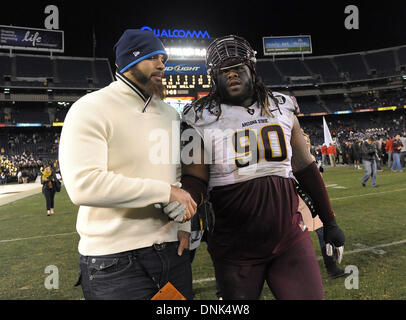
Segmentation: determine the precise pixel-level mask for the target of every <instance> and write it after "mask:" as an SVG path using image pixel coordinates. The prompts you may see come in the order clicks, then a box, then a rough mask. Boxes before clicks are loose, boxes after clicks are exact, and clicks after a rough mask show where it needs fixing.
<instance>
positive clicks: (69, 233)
mask: <svg viewBox="0 0 406 320" xmlns="http://www.w3.org/2000/svg"><path fill="white" fill-rule="evenodd" d="M75 233H76V232H68V233H57V234H49V235H46V236H35V237H29V238H17V239H9V240H0V243H5V242H13V241H21V240H31V239H41V238H49V237H58V236H67V235H71V234H75Z"/></svg>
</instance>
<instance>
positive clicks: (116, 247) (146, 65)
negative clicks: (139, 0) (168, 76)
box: [59, 29, 196, 299]
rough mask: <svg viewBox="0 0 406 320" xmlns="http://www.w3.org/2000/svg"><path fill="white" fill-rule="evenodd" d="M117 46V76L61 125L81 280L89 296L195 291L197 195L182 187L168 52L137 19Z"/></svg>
mask: <svg viewBox="0 0 406 320" xmlns="http://www.w3.org/2000/svg"><path fill="white" fill-rule="evenodd" d="M115 50H116V65H117V68H118V69H117V73H116V81H114V82H112V83H111V84H110V85H109V86H107V87H105V88H103V89H100V90H98V91H96V92H93V93H90V94H87V95H85V96H84V97H82V98H81V99H79V100H78V101H77V102H76V103H74V104H73V105H72V107H71V109H70V110H69V112H68V114H67V116H66V118H65V122H64V127H63V130H62V134H61V141H60V147H59V161H60V168H61V173H62V176H63V178H64V184H65V186H66V190H67V192H68V194H69V197H70V199H71V200H72V202H73V203H74V204H76V205H79V206H80V208H79V212H78V217H77V224H76V228H77V232H78V233H79V235H80V242H79V248H78V249H79V254H80V270H81V272H80V278H79V281H78V283H80V284H81V285H82V290H83V293H84V297H85V298H86V299H151V298H152V297H153V296H154V295H155V294H156V293H157V292H158V290H159V289H161V288H162V287H164V286H165V285H167V284H168V282H169V283H170V284H172V285H173V286H174V287H175V288H176V290H178V291H179V292H180V293H181V294H182V295H183V296H184V297H185V298H186V299H191V298H192V274H191V266H190V262H189V252H188V250H184V249H187V248H188V245H189V236H190V221H189V220H190V219H191V217H192V216H193V215H194V214H195V212H196V202H195V201H194V200H193V198H192V197H191V196H190V194H189V193H188V192H186V191H184V190H182V189H181V188H179V187H178V185H179V184H178V182H179V179H180V177H179V172H180V171H179V166H180V164H179V159H178V158H179V150H180V136H179V115H178V113H177V112H176V111H175V109H173V108H172V107H171V106H169V105H168V104H166V103H164V102H163V101H162V98H163V92H164V87H163V85H162V83H161V81H162V77H163V73H164V63H165V62H166V60H167V58H168V56H167V53H166V52H165V49H164V47H163V45H162V43H161V41H160V40H159V39H158V38H156V37H155V35H154V33H153V32H151V31H143V30H136V29H129V30H126V31H125V32H124V34H123V35H122V36H121V38H120V39H119V41H118V42H117V44H116V45H115ZM175 185H177V186H175ZM157 204H158V205H157ZM168 204H171V206H169V205H168ZM162 207H164V209H161V208H162ZM168 207H170V209H168Z"/></svg>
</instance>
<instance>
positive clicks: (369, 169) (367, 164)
mask: <svg viewBox="0 0 406 320" xmlns="http://www.w3.org/2000/svg"><path fill="white" fill-rule="evenodd" d="M375 155H376V146H375V144H374V140H373V139H372V137H369V138H368V139H367V141H365V142H364V143H363V144H362V163H363V164H364V168H365V175H364V176H363V177H362V179H361V183H362V186H363V187H365V186H366V182H367V181H368V179H369V178H371V185H372V187H377V184H376V168H377V167H376V157H375Z"/></svg>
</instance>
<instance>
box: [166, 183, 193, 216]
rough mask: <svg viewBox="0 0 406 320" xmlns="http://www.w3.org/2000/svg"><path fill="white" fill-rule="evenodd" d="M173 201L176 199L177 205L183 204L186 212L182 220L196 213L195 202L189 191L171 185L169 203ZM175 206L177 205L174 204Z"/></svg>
mask: <svg viewBox="0 0 406 320" xmlns="http://www.w3.org/2000/svg"><path fill="white" fill-rule="evenodd" d="M175 201H177V203H178V204H179V205H183V206H184V207H185V208H184V210H185V211H186V214H185V219H184V221H188V220H190V219H192V217H193V216H194V215H195V214H196V210H197V204H196V202H195V201H194V200H193V198H192V196H191V195H190V194H189V192H187V191H185V190H182V189H181V188H178V187H176V186H173V185H172V186H171V195H170V197H169V204H171V203H172V202H175ZM168 206H169V205H168ZM176 208H177V206H175V209H176Z"/></svg>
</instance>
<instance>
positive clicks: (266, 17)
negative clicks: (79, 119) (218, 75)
mask: <svg viewBox="0 0 406 320" xmlns="http://www.w3.org/2000/svg"><path fill="white" fill-rule="evenodd" d="M6 1H7V3H5V2H6ZM402 2H403V1H385V2H379V5H378V4H377V2H375V1H323V2H319V1H286V0H279V1H270V0H268V1H255V0H247V1H244V2H241V1H221V0H217V1H211V0H210V1H203V0H201V1H197V0H189V1H187V2H186V1H169V0H166V1H157V0H155V1H154V0H143V1H139V0H133V1H119V0H116V1H110V2H106V1H97V2H93V1H84V0H83V1H51V0H49V1H42V0H37V1H30V2H26V1H23V2H21V1H18V0H13V1H10V0H5V1H2V5H1V8H0V24H3V25H10V24H12V25H15V26H24V27H36V28H44V19H45V17H46V14H45V13H44V9H45V6H46V5H47V4H55V5H57V6H58V9H59V15H60V17H59V19H60V21H59V22H60V29H61V30H64V34H65V52H64V53H63V55H67V56H83V57H89V56H92V52H93V50H92V29H93V27H94V29H95V34H96V39H97V46H96V56H97V57H107V58H109V59H113V57H114V55H113V50H112V48H113V46H114V44H115V42H116V41H117V40H118V38H119V37H120V36H121V34H122V32H123V31H124V30H125V29H127V28H139V27H142V26H144V25H148V26H151V27H155V28H160V29H184V30H207V31H208V33H209V34H210V36H211V37H212V38H215V37H218V36H223V35H227V34H237V35H240V36H242V37H244V38H246V39H247V40H249V41H250V42H251V44H252V46H253V47H254V49H255V50H257V51H258V58H262V57H263V53H262V52H263V48H262V37H263V36H283V35H300V34H302V35H304V34H310V35H311V36H312V44H313V56H315V55H327V54H337V53H347V52H355V51H364V50H373V49H380V48H385V47H391V46H397V45H404V44H406V4H402ZM349 4H353V5H356V6H357V7H358V9H359V30H347V29H346V28H345V27H344V20H345V18H346V16H347V15H346V14H345V13H344V8H345V7H346V5H349Z"/></svg>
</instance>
